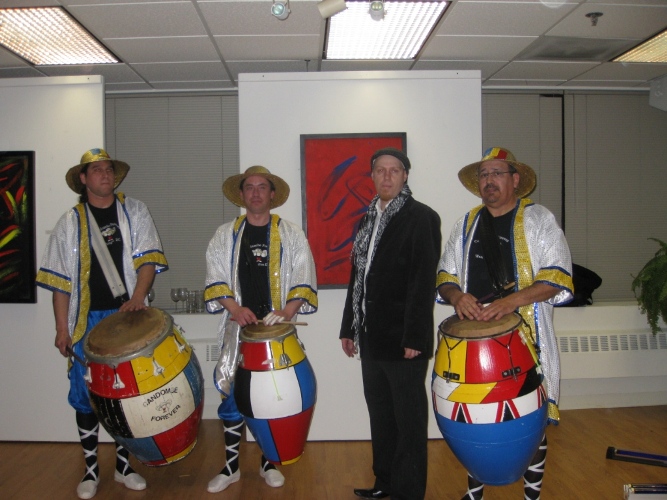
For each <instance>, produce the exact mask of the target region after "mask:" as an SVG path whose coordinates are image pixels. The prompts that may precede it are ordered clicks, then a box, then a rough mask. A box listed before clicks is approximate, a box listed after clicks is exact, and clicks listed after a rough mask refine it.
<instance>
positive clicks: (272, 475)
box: [259, 465, 285, 488]
mask: <svg viewBox="0 0 667 500" xmlns="http://www.w3.org/2000/svg"><path fill="white" fill-rule="evenodd" d="M259 475H260V476H262V477H263V478H264V481H266V484H268V485H269V486H271V488H280V487H281V486H282V485H283V484H285V476H283V473H282V472H280V471H279V470H278V469H269V470H264V467H262V466H261V465H260V466H259Z"/></svg>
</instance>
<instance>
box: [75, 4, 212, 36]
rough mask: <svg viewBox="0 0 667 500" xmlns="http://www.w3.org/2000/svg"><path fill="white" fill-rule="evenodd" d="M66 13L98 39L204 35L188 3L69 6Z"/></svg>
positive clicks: (197, 16)
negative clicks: (69, 13)
mask: <svg viewBox="0 0 667 500" xmlns="http://www.w3.org/2000/svg"><path fill="white" fill-rule="evenodd" d="M69 11H70V12H71V13H72V15H74V17H76V18H77V19H78V20H79V21H80V22H81V23H82V24H84V25H85V26H86V27H87V28H88V29H89V30H90V31H91V32H92V33H93V34H94V35H95V36H97V37H98V38H100V39H102V40H103V39H105V38H131V37H138V38H141V37H149V36H154V37H160V36H192V35H206V30H205V29H204V25H203V24H202V22H201V20H200V19H199V15H198V14H197V11H196V10H195V7H194V5H193V4H192V3H191V2H166V3H139V4H132V3H124V2H123V3H116V4H112V3H106V4H101V5H79V6H73V7H70V8H69Z"/></svg>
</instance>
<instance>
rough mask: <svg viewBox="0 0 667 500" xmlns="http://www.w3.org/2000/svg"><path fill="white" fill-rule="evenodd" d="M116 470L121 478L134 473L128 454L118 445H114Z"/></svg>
mask: <svg viewBox="0 0 667 500" xmlns="http://www.w3.org/2000/svg"><path fill="white" fill-rule="evenodd" d="M116 470H117V471H118V472H120V473H121V474H122V475H123V476H128V475H130V474H132V473H133V472H134V469H133V468H132V466H131V465H130V453H129V452H128V451H127V450H126V449H125V448H123V447H122V446H121V445H119V444H118V443H116Z"/></svg>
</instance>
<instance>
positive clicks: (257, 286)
mask: <svg viewBox="0 0 667 500" xmlns="http://www.w3.org/2000/svg"><path fill="white" fill-rule="evenodd" d="M242 238H243V240H245V241H242V242H241V253H240V256H239V284H240V285H241V301H242V304H241V305H242V306H244V307H247V308H249V309H250V310H251V311H252V312H253V313H255V316H257V317H258V318H260V319H261V318H263V317H264V316H266V315H267V314H268V313H269V312H271V308H270V307H269V297H270V290H269V225H268V224H266V225H264V226H253V225H251V224H250V223H249V222H247V221H246V224H245V228H244V229H243V236H242Z"/></svg>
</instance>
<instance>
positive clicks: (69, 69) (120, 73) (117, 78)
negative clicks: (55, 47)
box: [39, 64, 141, 83]
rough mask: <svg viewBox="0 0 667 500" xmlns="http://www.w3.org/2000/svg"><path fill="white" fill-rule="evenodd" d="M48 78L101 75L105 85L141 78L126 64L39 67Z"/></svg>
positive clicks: (139, 79) (134, 80)
mask: <svg viewBox="0 0 667 500" xmlns="http://www.w3.org/2000/svg"><path fill="white" fill-rule="evenodd" d="M39 68H40V69H41V70H42V71H44V73H46V74H47V75H49V76H75V75H102V76H103V77H104V81H105V82H107V83H123V82H140V81H141V78H139V76H137V74H136V73H135V72H134V71H132V69H131V68H130V67H129V66H127V65H126V64H82V65H77V66H40V67H39Z"/></svg>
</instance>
